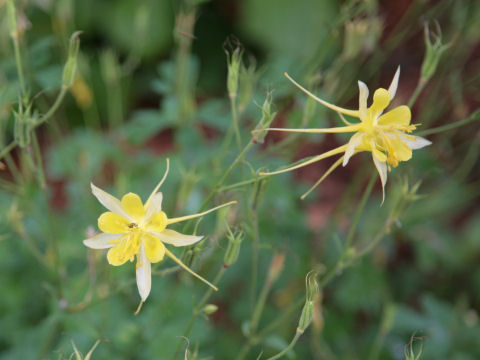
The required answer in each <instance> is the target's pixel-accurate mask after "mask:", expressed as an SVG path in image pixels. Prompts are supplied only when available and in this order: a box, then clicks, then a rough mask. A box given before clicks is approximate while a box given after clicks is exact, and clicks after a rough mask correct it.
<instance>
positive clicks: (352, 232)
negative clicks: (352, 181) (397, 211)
mask: <svg viewBox="0 0 480 360" xmlns="http://www.w3.org/2000/svg"><path fill="white" fill-rule="evenodd" d="M376 179H377V173H376V172H374V173H373V174H372V176H371V177H370V180H369V181H368V185H367V187H366V189H365V191H364V193H363V196H362V200H360V204H358V207H357V210H356V211H355V215H354V216H353V221H352V225H350V230H349V231H348V235H347V241H346V245H345V249H348V248H349V247H350V246H351V245H352V242H353V237H354V236H355V231H356V230H357V226H358V222H359V221H360V217H361V216H362V213H363V209H364V208H365V205H366V203H367V200H368V198H369V197H370V194H371V193H372V188H373V185H374V184H375V180H376Z"/></svg>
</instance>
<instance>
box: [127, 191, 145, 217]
mask: <svg viewBox="0 0 480 360" xmlns="http://www.w3.org/2000/svg"><path fill="white" fill-rule="evenodd" d="M122 207H123V209H124V210H125V212H126V213H127V214H128V215H129V216H130V217H131V218H132V219H134V220H136V221H138V220H140V219H143V218H144V217H145V208H144V206H143V204H142V199H140V196H138V195H137V194H134V193H128V194H126V195H124V196H123V197H122Z"/></svg>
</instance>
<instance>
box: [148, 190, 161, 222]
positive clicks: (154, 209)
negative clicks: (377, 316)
mask: <svg viewBox="0 0 480 360" xmlns="http://www.w3.org/2000/svg"><path fill="white" fill-rule="evenodd" d="M162 200H163V195H162V193H161V192H159V193H156V194H155V195H153V196H152V198H151V199H150V202H149V203H148V206H146V209H147V213H146V215H145V219H146V220H147V221H148V220H149V219H150V217H151V216H152V215H153V214H155V213H158V212H160V211H162Z"/></svg>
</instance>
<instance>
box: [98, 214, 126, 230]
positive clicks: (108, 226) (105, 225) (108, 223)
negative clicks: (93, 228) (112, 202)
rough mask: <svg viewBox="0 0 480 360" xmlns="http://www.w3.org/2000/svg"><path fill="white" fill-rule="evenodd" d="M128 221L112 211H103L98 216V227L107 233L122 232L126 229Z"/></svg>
mask: <svg viewBox="0 0 480 360" xmlns="http://www.w3.org/2000/svg"><path fill="white" fill-rule="evenodd" d="M129 224H130V221H129V220H128V219H126V218H124V217H123V216H120V215H118V214H115V213H114V212H110V211H107V212H104V213H103V214H102V215H100V217H99V218H98V228H99V229H100V230H102V231H103V232H104V233H107V234H122V233H125V232H127V231H128V229H129V228H128V225H129Z"/></svg>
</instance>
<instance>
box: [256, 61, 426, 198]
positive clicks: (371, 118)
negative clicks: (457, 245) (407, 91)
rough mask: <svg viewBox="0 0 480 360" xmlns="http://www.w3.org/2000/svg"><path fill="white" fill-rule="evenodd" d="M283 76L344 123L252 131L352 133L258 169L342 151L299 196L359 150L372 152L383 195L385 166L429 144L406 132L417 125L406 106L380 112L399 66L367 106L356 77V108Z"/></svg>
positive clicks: (393, 90)
mask: <svg viewBox="0 0 480 360" xmlns="http://www.w3.org/2000/svg"><path fill="white" fill-rule="evenodd" d="M285 76H286V77H287V78H288V79H289V80H290V81H291V82H292V83H293V84H295V86H297V87H298V88H299V89H301V90H302V91H303V92H304V93H306V94H307V95H308V96H310V97H312V98H313V99H315V100H316V101H318V102H319V103H321V104H323V105H325V106H326V107H328V108H330V109H332V110H334V111H336V112H337V113H338V114H339V115H340V117H341V119H342V120H343V121H344V122H345V123H346V125H347V126H341V127H335V128H327V129H282V128H269V129H261V130H254V131H263V130H271V131H286V132H298V133H343V132H353V133H354V134H353V135H352V137H351V138H350V140H349V142H348V143H347V144H345V145H342V146H339V147H337V148H335V149H333V150H330V151H327V152H325V153H323V154H320V155H317V156H314V157H313V158H311V159H309V160H307V161H305V162H302V163H300V164H298V165H295V166H291V167H289V168H286V169H283V170H279V171H274V172H268V173H265V172H263V173H260V175H274V174H280V173H283V172H287V171H290V170H294V169H298V168H300V167H303V166H306V165H308V164H312V163H314V162H317V161H319V160H322V159H325V158H328V157H330V156H334V155H338V154H343V155H342V156H341V157H340V158H339V159H338V160H337V161H336V162H335V163H334V164H333V165H332V166H331V167H330V168H329V169H328V170H327V172H326V173H325V174H324V175H323V176H322V177H321V178H320V179H319V180H318V181H317V182H316V183H315V185H314V186H313V187H312V188H311V189H310V190H308V191H307V193H305V194H304V195H303V196H302V199H303V198H304V197H305V196H307V195H308V194H309V193H310V192H311V191H312V190H313V189H314V188H315V187H316V186H317V185H318V184H320V183H321V182H322V181H323V180H324V179H325V178H326V177H327V176H328V175H329V174H330V173H331V172H332V171H333V170H334V169H335V168H336V167H337V166H339V165H340V164H342V163H343V166H345V165H347V163H348V161H349V160H350V158H351V157H352V156H353V155H355V154H356V153H359V152H362V151H369V152H371V153H372V159H373V162H374V164H375V167H376V168H377V171H378V173H379V175H380V180H381V182H382V190H383V197H385V184H386V183H387V169H388V170H390V166H389V165H392V166H393V167H396V166H397V165H398V163H399V162H400V161H407V160H409V159H410V158H411V157H412V150H414V149H420V148H423V147H425V146H427V145H430V144H431V142H430V141H428V140H426V139H424V138H421V137H418V136H413V135H409V133H410V132H412V131H413V130H415V129H416V126H415V125H412V124H410V120H411V113H410V108H409V107H408V106H406V105H401V106H398V107H396V108H394V109H392V110H390V111H388V112H386V113H385V114H383V111H384V110H385V109H386V107H387V106H388V105H389V104H390V101H391V100H392V99H393V98H394V96H395V93H396V91H397V86H398V79H399V77H400V67H398V69H397V71H396V73H395V76H394V77H393V80H392V83H391V84H390V87H389V88H388V90H386V89H383V88H380V89H377V90H376V91H375V93H374V94H373V103H372V105H370V107H367V99H368V87H367V85H365V84H364V83H363V82H361V81H358V88H359V92H360V94H359V101H358V102H359V108H358V110H349V109H344V108H341V107H339V106H336V105H332V104H330V103H328V102H326V101H324V100H322V99H320V98H318V97H316V96H315V95H313V94H312V93H311V92H309V91H308V90H306V89H305V88H303V87H302V86H301V85H300V84H298V83H297V82H296V81H295V80H293V79H292V78H291V77H290V76H289V75H288V74H287V73H285ZM342 114H344V115H348V116H352V117H355V118H358V119H360V122H359V123H356V124H352V123H349V122H348V121H347V120H345V118H344V117H343V116H342ZM387 164H388V165H387Z"/></svg>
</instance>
